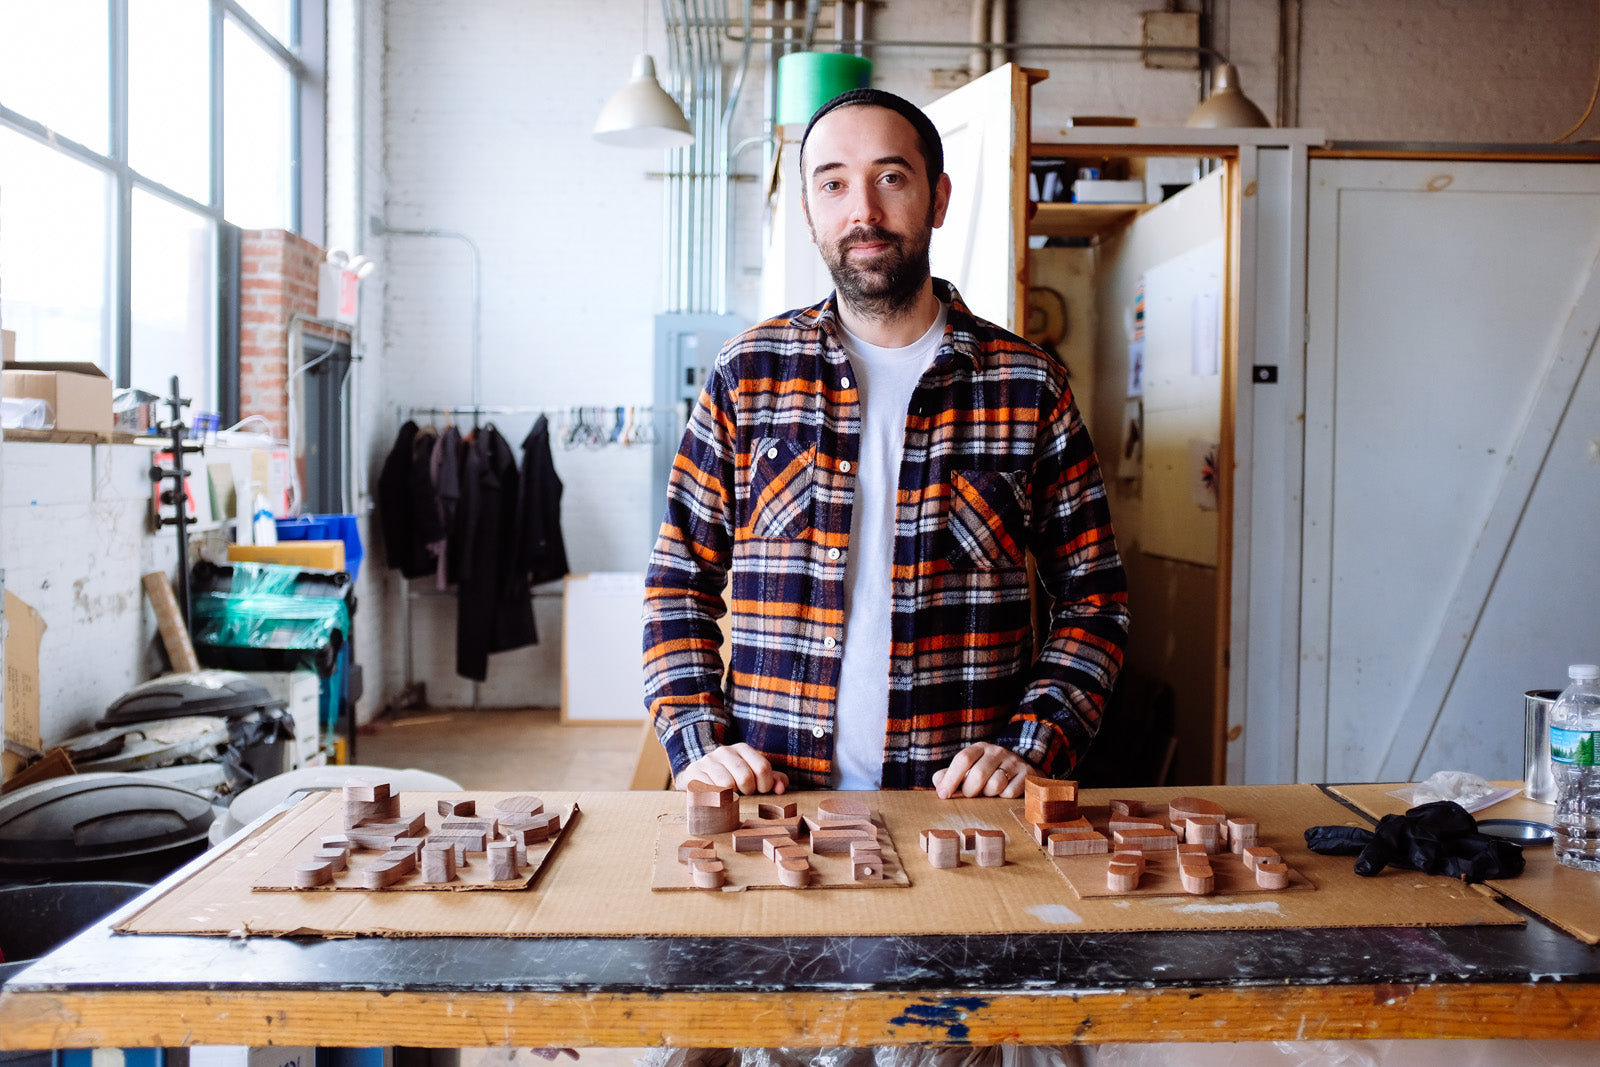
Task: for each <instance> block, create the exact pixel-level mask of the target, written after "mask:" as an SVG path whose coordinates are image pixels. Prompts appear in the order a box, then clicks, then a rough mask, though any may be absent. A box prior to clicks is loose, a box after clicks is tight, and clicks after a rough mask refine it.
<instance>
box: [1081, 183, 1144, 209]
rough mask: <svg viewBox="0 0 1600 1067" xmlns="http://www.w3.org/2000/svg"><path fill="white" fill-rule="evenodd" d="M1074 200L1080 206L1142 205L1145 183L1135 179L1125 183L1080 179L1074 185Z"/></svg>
mask: <svg viewBox="0 0 1600 1067" xmlns="http://www.w3.org/2000/svg"><path fill="white" fill-rule="evenodd" d="M1072 199H1073V200H1075V201H1077V202H1078V203H1080V204H1142V203H1144V182H1143V181H1141V180H1139V179H1135V178H1129V179H1126V180H1123V181H1108V180H1106V179H1103V178H1101V179H1092V178H1079V179H1078V180H1077V181H1075V182H1073V183H1072Z"/></svg>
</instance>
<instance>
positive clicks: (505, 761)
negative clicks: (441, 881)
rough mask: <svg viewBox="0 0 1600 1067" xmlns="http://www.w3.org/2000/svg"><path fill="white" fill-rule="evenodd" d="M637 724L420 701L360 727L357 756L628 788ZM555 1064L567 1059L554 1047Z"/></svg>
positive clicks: (532, 1059) (563, 785) (493, 1061)
mask: <svg viewBox="0 0 1600 1067" xmlns="http://www.w3.org/2000/svg"><path fill="white" fill-rule="evenodd" d="M643 728H644V727H643V725H642V724H640V725H638V726H563V725H561V718H560V713H559V712H558V711H557V710H556V709H554V708H529V709H514V710H507V709H501V708H493V709H488V708H480V709H478V710H476V711H474V710H473V709H471V708H421V709H414V710H409V711H403V712H396V713H392V714H390V715H387V716H385V717H384V718H382V719H380V720H378V721H377V722H375V723H372V724H370V725H368V726H363V727H362V728H361V733H360V735H359V736H358V737H357V738H356V759H357V761H358V762H360V763H363V764H368V765H371V766H375V767H394V768H416V769H417V770H423V771H432V772H433V773H434V774H442V775H444V776H445V777H446V778H450V779H453V780H454V781H456V782H459V783H460V785H461V788H463V789H483V790H501V789H506V790H518V791H529V792H537V791H538V790H541V789H548V790H565V789H573V790H578V789H595V790H610V789H627V788H628V784H629V782H630V781H631V780H632V777H633V764H634V759H635V757H636V755H637V753H638V747H639V738H640V732H641V731H642V730H643ZM549 1051H550V1050H536V1049H519V1048H485V1049H462V1050H461V1061H460V1067H545V1065H546V1063H547V1062H549V1061H548V1060H547V1058H546V1057H547V1054H548V1053H549ZM576 1051H577V1055H578V1058H579V1062H580V1063H581V1064H583V1065H586V1067H633V1063H634V1061H635V1060H636V1059H637V1058H638V1057H640V1056H643V1055H645V1054H646V1053H647V1052H650V1051H652V1050H650V1049H643V1048H586V1049H579V1050H576ZM554 1062H555V1063H556V1064H562V1063H571V1062H572V1061H571V1058H570V1057H569V1056H567V1055H566V1054H564V1053H563V1054H561V1055H559V1056H558V1058H557V1059H556V1060H555V1061H554Z"/></svg>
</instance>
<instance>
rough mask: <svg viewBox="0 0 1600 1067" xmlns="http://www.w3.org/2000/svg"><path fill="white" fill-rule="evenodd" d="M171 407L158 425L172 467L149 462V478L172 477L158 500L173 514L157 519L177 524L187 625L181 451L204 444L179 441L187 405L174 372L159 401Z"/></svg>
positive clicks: (186, 473) (181, 593) (185, 516)
mask: <svg viewBox="0 0 1600 1067" xmlns="http://www.w3.org/2000/svg"><path fill="white" fill-rule="evenodd" d="M163 403H165V404H166V405H167V406H168V407H169V408H170V409H171V420H172V421H171V422H169V423H167V425H165V426H163V427H162V429H163V430H164V431H166V432H168V433H170V434H171V435H172V469H171V470H163V469H162V468H161V467H160V466H158V465H156V464H151V466H150V480H151V481H152V482H154V483H156V484H157V485H159V484H161V482H163V481H165V480H166V479H168V478H170V479H172V487H171V488H170V489H163V490H161V498H160V499H161V503H162V504H166V505H170V506H171V507H172V509H173V511H174V512H176V514H175V515H172V516H162V517H160V518H159V522H160V524H161V525H162V526H176V527H177V528H178V610H179V611H181V612H182V613H183V625H184V627H185V628H187V627H188V626H189V608H190V602H189V498H188V493H187V491H186V490H185V488H184V485H185V483H184V479H185V478H187V477H188V476H189V470H188V469H187V468H186V467H185V466H184V464H183V457H184V454H185V453H192V452H204V451H205V446H204V445H186V444H184V443H183V438H184V433H185V432H186V431H187V430H188V427H187V426H185V425H184V423H183V409H184V408H185V407H188V405H189V398H188V397H185V396H180V395H179V394H178V376H177V375H176V374H174V375H173V376H172V393H171V395H170V396H168V397H167V398H166V400H165V401H163Z"/></svg>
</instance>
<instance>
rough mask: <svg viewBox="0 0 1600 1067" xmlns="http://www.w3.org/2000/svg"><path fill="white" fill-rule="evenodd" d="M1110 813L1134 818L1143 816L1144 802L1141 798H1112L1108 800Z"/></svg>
mask: <svg viewBox="0 0 1600 1067" xmlns="http://www.w3.org/2000/svg"><path fill="white" fill-rule="evenodd" d="M1109 806H1110V808H1111V814H1112V815H1124V816H1132V817H1133V818H1135V819H1142V818H1145V817H1146V816H1145V802H1144V801H1142V800H1113V801H1110V802H1109Z"/></svg>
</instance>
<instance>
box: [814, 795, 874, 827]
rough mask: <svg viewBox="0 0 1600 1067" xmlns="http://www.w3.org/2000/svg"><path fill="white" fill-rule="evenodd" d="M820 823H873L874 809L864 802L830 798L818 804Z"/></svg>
mask: <svg viewBox="0 0 1600 1067" xmlns="http://www.w3.org/2000/svg"><path fill="white" fill-rule="evenodd" d="M817 821H818V822H825V823H827V822H871V821H872V809H871V808H870V807H868V806H867V802H866V801H864V800H854V799H851V798H849V797H829V798H827V799H826V800H821V801H818V802H817Z"/></svg>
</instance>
